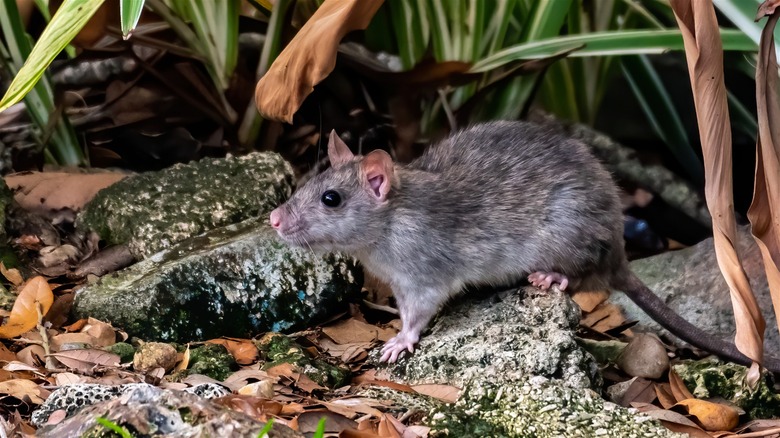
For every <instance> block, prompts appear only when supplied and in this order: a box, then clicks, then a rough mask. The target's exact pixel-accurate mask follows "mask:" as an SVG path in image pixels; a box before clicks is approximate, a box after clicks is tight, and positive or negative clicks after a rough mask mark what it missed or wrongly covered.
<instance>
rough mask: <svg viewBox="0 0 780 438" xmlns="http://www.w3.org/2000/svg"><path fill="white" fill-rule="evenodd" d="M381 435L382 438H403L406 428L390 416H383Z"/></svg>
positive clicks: (380, 421)
mask: <svg viewBox="0 0 780 438" xmlns="http://www.w3.org/2000/svg"><path fill="white" fill-rule="evenodd" d="M378 429H379V435H380V436H382V437H393V438H403V435H402V434H403V432H404V429H406V426H404V425H403V424H401V422H399V421H398V420H396V419H395V417H393V416H392V415H390V414H383V415H382V418H381V419H380V420H379V427H378Z"/></svg>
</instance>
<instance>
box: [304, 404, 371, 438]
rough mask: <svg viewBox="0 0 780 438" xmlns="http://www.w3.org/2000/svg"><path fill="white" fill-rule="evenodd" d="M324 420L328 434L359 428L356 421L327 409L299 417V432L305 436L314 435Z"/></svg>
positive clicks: (314, 410) (308, 412)
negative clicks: (323, 419) (321, 420)
mask: <svg viewBox="0 0 780 438" xmlns="http://www.w3.org/2000/svg"><path fill="white" fill-rule="evenodd" d="M322 418H325V432H326V434H328V433H340V432H341V431H343V430H344V429H350V428H351V429H354V428H356V427H357V423H356V422H355V421H353V420H350V419H349V418H347V417H345V416H343V415H340V414H337V413H335V412H331V411H328V410H325V409H313V410H308V411H306V412H304V413H302V414H301V415H299V416H298V431H299V432H301V433H303V434H311V433H314V432H315V431H316V430H317V425H318V424H319V422H320V419H322ZM326 436H327V435H326Z"/></svg>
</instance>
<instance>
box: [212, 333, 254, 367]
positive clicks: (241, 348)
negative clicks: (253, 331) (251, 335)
mask: <svg viewBox="0 0 780 438" xmlns="http://www.w3.org/2000/svg"><path fill="white" fill-rule="evenodd" d="M206 343H207V344H219V345H222V346H224V347H225V348H226V349H227V351H228V353H230V355H231V356H233V358H234V359H235V360H236V363H238V364H239V365H249V364H252V363H255V362H256V361H257V356H258V355H259V352H258V351H257V346H255V344H254V342H252V341H251V340H249V339H236V338H220V339H212V340H210V341H206Z"/></svg>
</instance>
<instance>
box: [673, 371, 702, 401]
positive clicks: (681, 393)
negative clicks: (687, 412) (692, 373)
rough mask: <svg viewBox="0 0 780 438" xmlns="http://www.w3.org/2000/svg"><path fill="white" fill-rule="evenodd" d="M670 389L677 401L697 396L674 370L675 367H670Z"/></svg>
mask: <svg viewBox="0 0 780 438" xmlns="http://www.w3.org/2000/svg"><path fill="white" fill-rule="evenodd" d="M669 389H670V390H671V392H672V396H674V398H675V400H677V402H681V401H683V400H688V399H689V398H696V397H694V396H693V394H691V391H689V390H688V387H687V386H685V382H683V380H682V379H681V378H680V376H679V375H678V374H677V373H676V372H675V371H674V368H671V369H669Z"/></svg>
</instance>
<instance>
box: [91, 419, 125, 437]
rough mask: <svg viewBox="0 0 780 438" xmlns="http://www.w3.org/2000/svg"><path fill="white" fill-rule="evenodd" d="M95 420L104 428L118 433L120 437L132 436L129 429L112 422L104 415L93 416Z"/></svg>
mask: <svg viewBox="0 0 780 438" xmlns="http://www.w3.org/2000/svg"><path fill="white" fill-rule="evenodd" d="M95 421H96V422H97V423H98V424H99V425H101V426H103V427H105V428H106V429H108V430H110V431H112V432H114V433H115V434H117V435H119V436H120V437H122V438H133V434H131V433H130V431H129V430H127V429H125V428H124V427H122V426H120V425H118V424H116V423H114V422H113V421H111V420H108V419H106V418H104V417H97V418H95Z"/></svg>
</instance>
